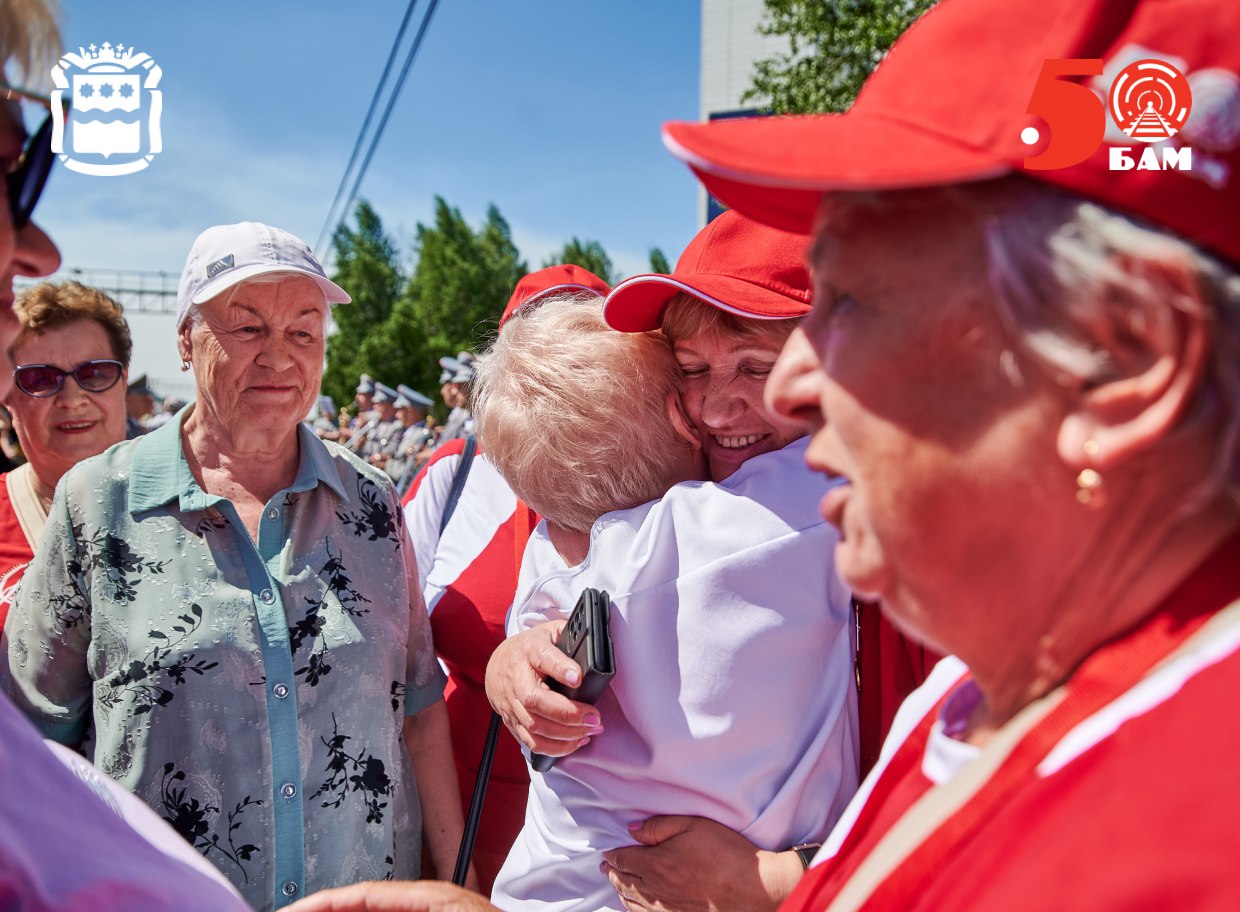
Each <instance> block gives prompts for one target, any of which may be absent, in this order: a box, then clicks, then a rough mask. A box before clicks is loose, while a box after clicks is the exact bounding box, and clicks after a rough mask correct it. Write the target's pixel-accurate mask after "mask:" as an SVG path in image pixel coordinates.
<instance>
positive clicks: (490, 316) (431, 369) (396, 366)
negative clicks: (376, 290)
mask: <svg viewBox="0 0 1240 912" xmlns="http://www.w3.org/2000/svg"><path fill="white" fill-rule="evenodd" d="M416 238H417V240H416V246H417V251H416V252H417V265H416V267H415V268H414V270H413V275H412V276H411V277H410V279H409V282H408V284H407V286H406V287H405V289H404V292H403V294H401V296H400V298H399V299H398V300H397V301H396V304H395V306H394V307H393V308H392V312H391V315H390V316H389V317H388V318H387V320H386V321H385V322H384V323H383V324H382V325H381V326H380V327H378V330H377V331H373V332H372V333H371V334H370V335H369V337H368V338H367V339H366V341H365V342H364V343H363V345H362V360H363V361H364V362H365V363H367V364H372V365H374V366H375V368H376V370H375V372H374V373H373V376H376V377H379V378H381V379H382V378H383V377H386V376H392V377H393V378H394V379H397V380H399V382H403V383H408V384H409V385H410V386H412V387H413V388H414V389H419V390H423V391H425V392H428V393H430V392H432V391H434V390H437V389H438V387H439V365H438V360H439V358H440V357H442V356H443V355H449V354H452V355H454V354H456V353H457V352H458V351H465V350H469V351H481V350H482V349H483V348H485V347H486V346H487V344H488V343H489V342H490V339H491V337H492V336H493V335H494V333H495V328H496V326H497V325H498V324H499V317H500V314H502V313H503V312H504V305H505V304H507V303H508V297H509V295H511V294H512V289H513V287H515V286H516V284H517V281H518V280H519V279H520V278H521V276H523V275H524V274H525V273H526V271H527V269H526V265H525V263H524V261H522V259H521V256H520V254H519V253H518V251H517V247H516V245H515V244H514V243H513V242H512V234H511V232H510V230H509V228H508V223H507V222H505V221H504V218H503V216H501V215H500V213H499V210H498V209H497V208H495V206H491V207H490V208H489V209H488V210H487V217H486V221H485V222H483V224H482V225H481V226H480V227H479V228H478V230H476V231H475V230H474V229H473V228H471V227H470V226H469V224H468V223H467V222H466V221H465V219H464V218H462V217H461V213H460V211H459V210H457V209H454V208H452V207H450V206H449V205H448V204H447V203H446V202H444V200H443V199H442V198H440V197H436V198H435V221H434V224H433V225H429V226H428V225H422V224H419V225H418V228H417V234H416Z"/></svg>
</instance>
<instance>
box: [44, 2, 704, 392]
mask: <svg viewBox="0 0 1240 912" xmlns="http://www.w3.org/2000/svg"><path fill="white" fill-rule="evenodd" d="M428 2H429V0H419V3H418V7H417V11H416V12H415V19H414V22H415V27H416V23H417V22H418V21H420V19H421V15H422V13H423V11H424V10H425V9H426V8H427V4H428ZM405 5H406V4H405V0H354V2H351V3H340V2H326V0H297V2H294V0H272V2H258V0H250V2H235V0H222V2H213V3H211V4H197V3H194V4H190V3H175V4H173V3H166V4H152V3H151V2H150V0H145V2H131V0H110V2H108V3H100V2H98V0H64V2H63V9H64V38H65V45H66V48H67V49H76V48H77V47H79V46H87V45H89V44H91V43H95V44H102V42H104V41H110V42H112V43H113V44H116V43H118V42H120V43H123V44H125V45H128V46H131V47H133V48H135V49H136V50H138V51H144V52H146V53H148V54H150V55H151V57H153V58H154V59H155V61H156V62H157V63H158V64H159V65H160V66H161V67H162V69H163V80H162V83H161V89H162V90H163V97H164V114H163V119H162V123H163V137H164V151H163V152H162V153H161V154H160V155H158V156H157V157H156V158H155V160H154V162H153V163H152V164H151V166H150V167H149V168H148V169H147V170H145V171H142V172H139V173H137V174H133V175H128V176H122V177H98V176H88V175H82V174H76V173H73V172H70V171H68V170H65V169H58V171H57V172H56V173H55V174H54V175H53V177H52V182H51V183H50V184H49V187H48V191H47V195H46V196H45V197H44V201H43V202H42V203H41V204H40V208H39V213H38V217H39V222H40V224H42V225H43V226H44V227H45V228H46V229H47V230H48V231H49V233H51V234H52V235H53V237H54V238H55V239H56V241H57V242H58V244H59V245H60V248H61V251H62V253H63V255H64V262H65V266H66V267H89V268H122V269H152V270H165V271H167V272H170V273H173V274H179V272H180V269H181V265H182V263H183V261H184V257H185V254H186V252H187V251H188V249H189V246H190V244H191V243H192V241H193V239H194V237H195V236H196V235H197V233H198V232H199V231H201V230H202V229H203V228H205V227H207V226H209V225H213V224H219V223H224V222H233V221H240V220H243V219H256V220H259V221H266V222H270V223H272V224H275V225H279V226H281V227H284V228H287V229H288V230H290V231H292V232H294V233H295V234H298V235H300V236H301V237H303V238H304V239H306V240H307V242H308V243H310V244H312V245H313V244H314V242H315V239H316V238H317V237H318V234H319V231H320V228H321V227H322V225H323V221H324V219H325V218H326V215H327V210H328V207H329V205H330V204H331V201H332V197H333V196H334V194H335V191H336V187H337V184H338V182H339V180H340V177H341V175H342V173H343V171H344V167H345V164H346V163H347V161H348V156H349V153H350V151H351V150H352V147H353V142H354V139H355V137H356V135H357V131H358V128H359V127H360V125H361V121H362V117H363V115H364V114H365V111H366V106H367V105H368V104H369V102H370V98H371V93H372V91H373V89H374V86H375V84H376V82H377V81H378V78H379V74H380V72H381V70H382V68H383V64H384V61H385V60H386V59H387V54H388V51H389V48H390V46H391V42H392V39H393V37H394V35H395V33H396V30H397V28H398V27H399V24H400V20H401V17H402V16H403V14H404V11H405ZM699 17H700V11H699V6H698V4H697V3H692V2H687V0H625V2H608V3H604V2H598V0H522V2H514V0H441V2H440V3H439V5H438V8H437V10H436V12H435V16H434V18H433V20H432V21H431V24H430V27H429V29H428V31H427V34H426V37H425V39H424V41H423V44H422V48H421V51H420V53H419V55H418V58H417V60H416V62H415V63H414V65H413V69H412V70H411V71H410V74H409V77H408V80H407V81H406V83H405V86H404V89H403V91H402V94H401V97H400V100H399V102H398V103H397V106H396V109H395V111H394V112H393V115H392V118H391V121H390V122H389V124H388V128H387V131H386V133H385V135H384V137H383V140H382V143H381V145H380V147H379V149H378V151H377V152H376V154H375V157H374V160H373V161H372V163H371V166H370V169H369V171H368V173H367V176H366V179H365V180H364V182H363V184H362V187H361V195H363V196H365V197H366V198H367V199H369V200H370V201H371V202H372V203H373V204H374V205H375V207H376V208H377V210H378V211H379V213H380V215H381V216H382V218H383V220H384V223H385V225H386V226H387V228H388V229H389V231H390V233H391V234H392V235H393V236H394V237H395V238H396V239H397V241H398V244H399V245H400V246H401V248H402V249H403V250H404V251H405V252H406V255H409V251H410V240H411V238H412V237H413V232H414V229H415V226H416V224H417V222H419V221H428V220H429V218H430V214H431V211H432V200H433V197H434V196H435V195H436V194H438V195H441V196H443V197H444V198H445V199H446V200H447V201H448V202H449V203H450V204H451V205H453V206H456V207H457V208H459V209H460V210H461V212H462V214H463V215H464V216H465V217H466V219H467V220H468V221H470V222H471V223H472V224H477V223H478V222H480V221H481V219H482V218H483V216H484V213H485V211H486V207H487V205H488V204H489V203H492V202H493V203H495V204H496V205H498V206H499V209H500V211H501V212H502V214H503V215H504V217H505V218H506V219H507V220H508V222H509V224H510V226H511V228H512V232H513V236H514V239H515V241H516V243H517V246H518V247H519V249H520V250H521V252H522V254H523V255H524V256H525V258H526V260H527V261H528V262H529V263H530V265H531V267H536V266H538V265H541V262H542V260H543V258H545V257H546V256H547V255H548V254H549V253H550V252H551V251H553V250H554V249H556V248H558V247H559V246H560V245H562V244H563V243H564V242H565V241H566V240H568V239H569V238H570V237H571V236H573V235H576V236H578V237H580V238H582V239H589V240H597V241H599V242H601V243H602V244H603V246H604V248H605V249H606V250H607V252H608V253H609V254H610V255H611V257H612V260H613V262H614V263H615V265H616V267H617V271H618V272H619V273H621V274H626V275H627V274H632V273H635V272H640V271H644V270H645V269H646V264H647V252H648V250H649V248H650V247H651V246H659V247H661V248H662V249H663V250H664V252H665V253H666V254H667V255H668V257H669V258H670V259H671V260H672V262H675V259H676V256H677V255H678V254H679V253H680V251H681V249H683V247H684V245H685V244H687V243H688V241H689V240H690V238H692V236H693V234H694V232H695V230H696V227H697V185H696V183H695V182H694V180H693V178H692V175H691V174H690V173H689V171H688V170H687V169H686V168H685V167H684V166H683V165H681V164H679V163H677V162H676V161H675V160H673V159H672V157H671V156H670V155H668V154H667V153H666V152H665V151H664V150H663V147H662V144H661V142H660V139H659V124H660V123H661V122H663V121H665V120H671V119H696V117H697V111H698V58H699V30H700V21H699ZM413 30H414V29H413V28H411V29H410V33H409V35H408V36H407V38H409V37H412V33H413ZM398 65H399V64H398ZM132 322H133V323H134V330H135V337H136V342H137V345H136V346H135V352H134V372H135V373H140V372H142V371H149V372H150V373H151V374H152V375H154V376H168V375H169V374H170V373H175V370H174V367H173V366H174V365H175V359H174V358H173V359H172V360H169V358H170V356H171V353H170V351H169V350H170V349H171V348H172V345H171V337H172V327H171V320H170V319H169V318H167V317H158V316H156V317H147V318H142V317H137V316H135V317H134V319H133V321H132ZM161 349H162V351H161Z"/></svg>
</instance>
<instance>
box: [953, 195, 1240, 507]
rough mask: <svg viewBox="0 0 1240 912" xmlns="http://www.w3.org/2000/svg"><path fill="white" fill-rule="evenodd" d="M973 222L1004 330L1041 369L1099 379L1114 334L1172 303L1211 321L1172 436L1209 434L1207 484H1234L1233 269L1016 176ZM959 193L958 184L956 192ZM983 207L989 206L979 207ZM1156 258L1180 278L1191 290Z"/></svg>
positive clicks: (1236, 327)
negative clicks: (978, 226)
mask: <svg viewBox="0 0 1240 912" xmlns="http://www.w3.org/2000/svg"><path fill="white" fill-rule="evenodd" d="M1011 184H1012V187H1013V189H1012V190H1010V191H1008V190H1006V189H1005V190H1003V191H1001V194H1000V206H999V208H998V210H997V211H995V210H993V209H992V210H991V212H990V214H989V215H987V216H986V217H984V218H983V221H982V230H983V236H984V239H985V245H986V251H987V255H988V260H989V264H988V265H989V274H990V281H991V283H992V285H993V287H994V289H995V291H996V302H997V305H998V308H999V312H1000V316H1001V317H1002V319H1003V320H1004V322H1005V324H1006V325H1007V327H1008V329H1009V332H1011V333H1012V336H1013V338H1014V339H1015V340H1016V341H1017V342H1018V343H1019V344H1021V346H1022V347H1023V348H1024V349H1025V350H1026V351H1028V352H1029V353H1030V354H1031V355H1032V356H1033V358H1034V359H1035V360H1036V361H1037V362H1040V363H1041V364H1042V365H1043V367H1044V368H1045V369H1047V370H1048V371H1049V372H1050V374H1051V376H1054V375H1055V374H1056V373H1062V374H1067V375H1069V376H1072V377H1076V378H1079V379H1082V380H1086V381H1095V382H1097V381H1104V380H1106V379H1107V378H1108V377H1109V376H1111V375H1112V374H1113V373H1114V372H1115V370H1116V365H1115V364H1114V362H1113V359H1112V354H1111V352H1112V350H1113V346H1112V345H1111V344H1109V343H1114V342H1116V341H1117V340H1118V341H1120V343H1121V344H1122V340H1123V337H1124V334H1126V333H1127V332H1129V331H1130V329H1135V328H1138V327H1141V326H1148V325H1151V324H1152V323H1154V322H1156V321H1166V320H1170V319H1173V317H1174V312H1173V311H1172V310H1171V309H1169V307H1168V305H1170V308H1175V309H1178V310H1180V311H1181V312H1184V313H1190V314H1193V315H1195V316H1199V317H1204V318H1205V319H1206V320H1208V321H1209V323H1210V324H1211V328H1212V332H1211V340H1210V341H1211V348H1210V353H1209V362H1208V364H1207V367H1206V371H1205V374H1204V376H1203V378H1202V383H1201V387H1200V389H1199V391H1198V395H1197V398H1196V400H1195V402H1194V403H1193V405H1192V407H1191V408H1190V409H1189V410H1188V411H1187V413H1186V415H1185V416H1184V418H1183V419H1182V420H1181V424H1180V426H1179V427H1178V428H1177V433H1178V434H1191V433H1198V432H1205V431H1210V432H1212V433H1213V434H1216V435H1217V450H1216V454H1215V457H1216V462H1215V466H1214V471H1213V472H1212V473H1211V476H1210V478H1209V479H1208V481H1207V484H1206V487H1205V489H1204V490H1205V491H1206V493H1210V494H1213V493H1215V492H1218V491H1222V490H1226V489H1228V488H1231V489H1232V493H1233V495H1234V494H1235V493H1236V491H1235V486H1236V485H1237V484H1238V483H1240V460H1238V455H1240V454H1238V450H1237V448H1238V442H1240V271H1237V267H1236V266H1235V265H1234V264H1230V263H1227V262H1225V261H1223V260H1222V259H1220V258H1218V257H1215V256H1213V255H1211V254H1208V253H1205V252H1204V251H1202V250H1201V249H1200V248H1198V247H1196V246H1194V245H1193V244H1191V243H1189V242H1187V241H1185V240H1182V239H1180V238H1179V237H1177V236H1175V235H1172V234H1169V233H1167V232H1166V231H1164V230H1161V229H1158V228H1153V227H1150V226H1148V225H1145V224H1143V223H1141V222H1138V221H1136V220H1134V219H1132V218H1130V217H1128V216H1125V215H1121V214H1119V213H1117V212H1115V211H1113V210H1110V209H1107V208H1105V207H1104V206H1101V205H1098V204H1097V203H1092V202H1088V201H1086V200H1083V199H1081V198H1079V197H1075V196H1071V195H1068V194H1064V193H1059V192H1056V191H1050V190H1045V189H1043V188H1040V187H1037V186H1036V185H1030V184H1028V183H1027V182H1024V181H1013V182H1011ZM966 193H967V190H966ZM988 208H989V207H988ZM1159 264H1163V265H1167V266H1173V267H1177V268H1178V270H1179V271H1181V272H1182V273H1183V274H1185V275H1187V276H1189V277H1190V278H1191V280H1192V282H1193V284H1194V286H1195V288H1196V291H1197V294H1195V295H1190V294H1186V293H1184V291H1182V290H1181V289H1180V288H1178V287H1174V286H1173V285H1172V283H1170V282H1169V281H1168V280H1167V275H1168V271H1167V270H1165V269H1163V268H1158V266H1159Z"/></svg>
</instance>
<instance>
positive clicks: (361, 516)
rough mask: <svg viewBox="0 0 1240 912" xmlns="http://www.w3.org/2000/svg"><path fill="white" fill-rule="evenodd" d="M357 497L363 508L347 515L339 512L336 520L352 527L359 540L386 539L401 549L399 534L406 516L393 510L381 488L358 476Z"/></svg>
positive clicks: (351, 511)
mask: <svg viewBox="0 0 1240 912" xmlns="http://www.w3.org/2000/svg"><path fill="white" fill-rule="evenodd" d="M357 495H358V497H360V498H361V501H362V508H361V509H360V510H350V511H349V512H347V513H344V512H341V511H339V510H337V511H336V518H337V519H339V520H340V521H341V522H342V523H344V524H345V526H346V527H351V528H352V529H353V534H354V535H356V536H358V537H359V538H360V537H362V536H368V538H367V541H379V540H381V539H384V540H387V541H390V542H391V543H392V544H393V546H395V547H397V548H399V547H400V534H399V533H400V530H401V528H402V527H403V526H404V523H405V514H404V513H403V512H402V511H401V510H393V509H392V507H391V504H390V503H389V502H388V499H387V497H385V496H384V494H383V492H382V491H380V490H379V486H378V485H376V484H375V483H374V482H373V481H371V480H370V479H369V478H366V477H365V476H361V475H359V476H358V479H357Z"/></svg>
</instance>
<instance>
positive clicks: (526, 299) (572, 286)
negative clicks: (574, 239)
mask: <svg viewBox="0 0 1240 912" xmlns="http://www.w3.org/2000/svg"><path fill="white" fill-rule="evenodd" d="M610 291H611V286H610V285H608V284H607V283H606V282H604V281H603V280H602V279H600V278H599V277H598V276H596V275H595V274H594V273H592V272H591V271H590V270H588V269H586V268H585V267H583V266H576V265H574V264H572V263H563V264H559V263H557V264H556V265H555V266H546V267H544V268H542V269H539V270H536V271H534V272H531V273H528V274H527V275H525V276H523V277H522V279H521V281H520V282H518V283H517V287H516V288H514V289H513V292H512V297H511V298H509V299H508V306H507V307H505V308H504V314H503V316H501V317H500V318H499V325H500V326H503V325H504V324H505V323H507V322H508V318H509V317H511V316H512V315H513V314H514V313H516V311H518V310H520V309H521V308H522V307H524V306H526V305H527V304H528V305H530V306H533V305H534V303H535V302H536V301H538V300H539V299H540V298H545V297H546V296H547V295H551V294H561V293H564V292H583V293H585V294H591V295H594V296H596V297H599V298H605V297H607V293H608V292H610Z"/></svg>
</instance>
